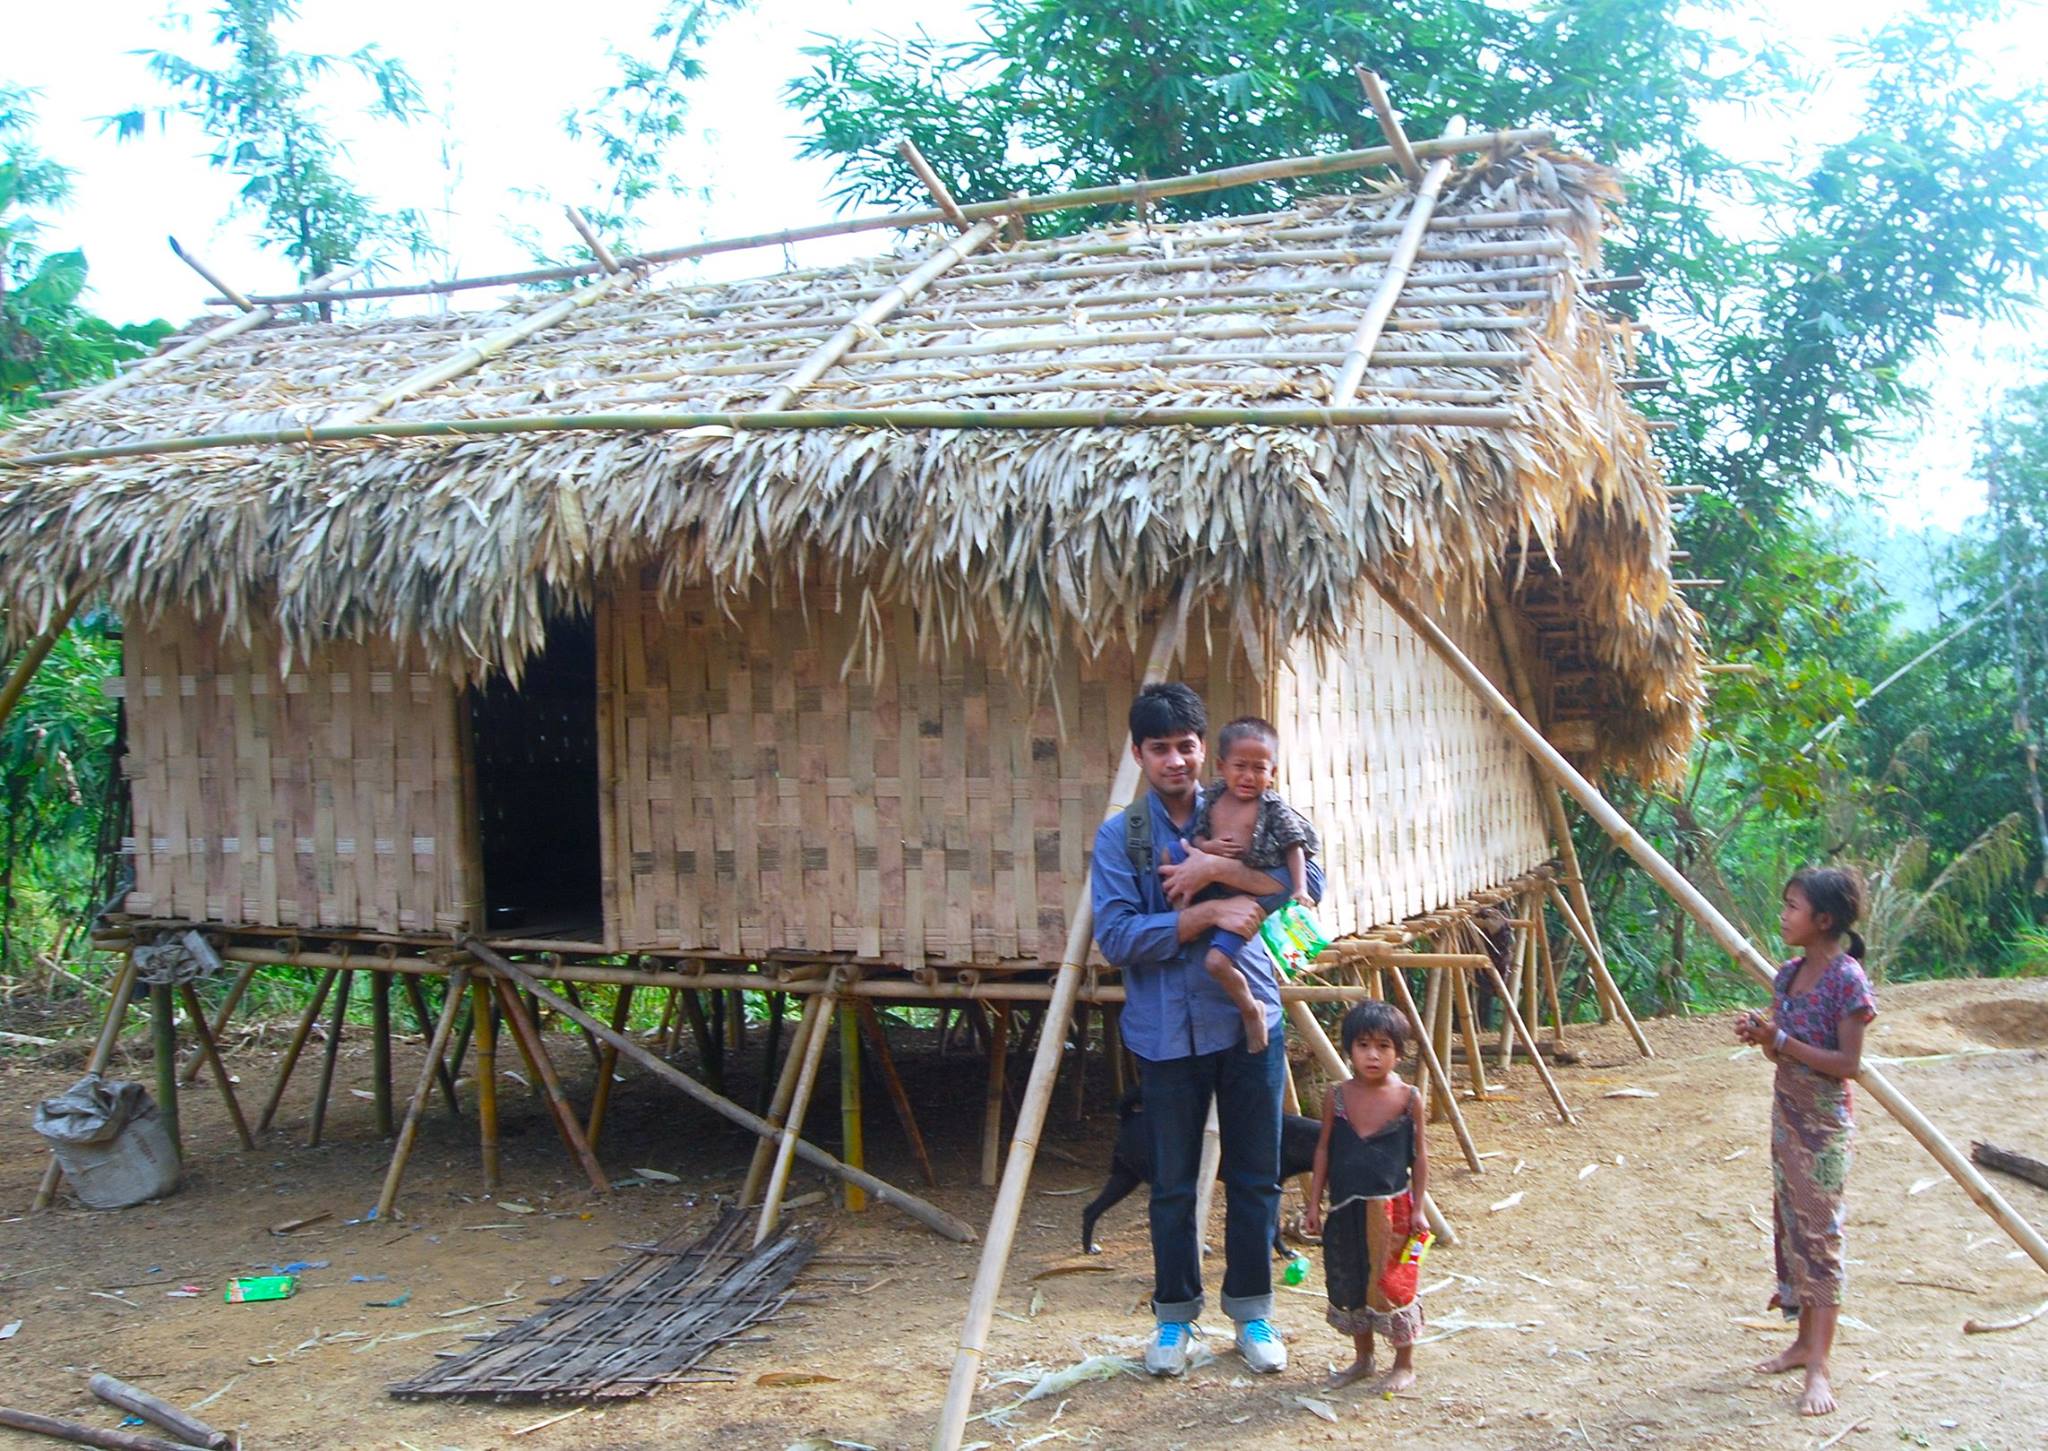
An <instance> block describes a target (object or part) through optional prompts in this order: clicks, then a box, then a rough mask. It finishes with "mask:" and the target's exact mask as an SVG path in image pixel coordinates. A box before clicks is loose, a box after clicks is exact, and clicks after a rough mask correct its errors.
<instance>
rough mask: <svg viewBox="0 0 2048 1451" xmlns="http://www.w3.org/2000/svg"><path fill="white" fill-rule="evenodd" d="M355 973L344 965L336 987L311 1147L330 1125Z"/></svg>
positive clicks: (316, 1096)
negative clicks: (332, 1095)
mask: <svg viewBox="0 0 2048 1451" xmlns="http://www.w3.org/2000/svg"><path fill="white" fill-rule="evenodd" d="M355 976H356V975H355V970H354V969H353V968H346V967H344V968H342V969H341V985H340V986H339V987H337V988H336V989H335V993H334V1022H333V1024H332V1025H331V1026H330V1027H329V1028H328V1030H327V1045H326V1048H325V1050H324V1051H323V1052H322V1053H321V1055H320V1087H319V1088H318V1089H317V1090H315V1092H314V1095H313V1122H312V1126H311V1128H310V1130H309V1131H308V1133H307V1135H306V1147H307V1148H309V1149H317V1148H319V1147H320V1132H321V1130H322V1129H324V1128H325V1127H326V1126H327V1097H328V1095H329V1094H330V1093H332V1092H333V1090H334V1060H335V1059H336V1058H337V1057H338V1056H340V1053H341V1035H342V1032H343V1031H344V1030H345V1029H346V1028H347V1026H348V994H349V989H350V988H351V987H352V986H353V985H354V983H355ZM280 1091H282V1090H280Z"/></svg>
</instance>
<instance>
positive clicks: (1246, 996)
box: [1202, 947, 1266, 1053]
mask: <svg viewBox="0 0 2048 1451" xmlns="http://www.w3.org/2000/svg"><path fill="white" fill-rule="evenodd" d="M1202 965H1203V966H1204V967H1206V968H1207V969H1208V970H1209V976H1210V977H1212V978H1214V979H1215V980H1216V986H1218V987H1220V988H1222V989H1223V991H1224V992H1225V993H1227V994H1229V996H1230V1001H1231V1003H1232V1004H1233V1005H1234V1006H1235V1007H1236V1008H1237V1011H1238V1014H1239V1016H1241V1017H1242V1018H1243V1019H1244V1046H1245V1051H1246V1052H1247V1053H1263V1052H1265V1051H1266V1010H1265V1009H1264V1008H1262V1007H1260V1006H1259V1000H1258V999H1257V998H1255V997H1253V996H1252V985H1251V984H1250V983H1249V982H1247V981H1246V980H1245V975H1244V974H1243V973H1241V972H1239V971H1238V970H1237V964H1236V963H1234V962H1232V961H1231V960H1230V959H1229V958H1228V957H1227V956H1225V955H1224V954H1223V953H1221V952H1218V951H1217V950H1216V949H1215V948H1213V947H1212V948H1210V949H1209V957H1208V960H1207V961H1206V962H1204V963H1203V964H1202Z"/></svg>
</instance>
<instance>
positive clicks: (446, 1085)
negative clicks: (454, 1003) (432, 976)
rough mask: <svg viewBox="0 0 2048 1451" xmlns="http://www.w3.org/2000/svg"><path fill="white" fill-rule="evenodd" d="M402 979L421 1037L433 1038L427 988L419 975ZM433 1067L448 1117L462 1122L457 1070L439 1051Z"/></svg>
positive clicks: (432, 1016)
mask: <svg viewBox="0 0 2048 1451" xmlns="http://www.w3.org/2000/svg"><path fill="white" fill-rule="evenodd" d="M401 980H402V981H403V982H404V983H405V1000H406V1003H407V1005H408V1006H410V1007H411V1008H412V1016H413V1021H414V1022H415V1023H418V1024H419V1029H420V1037H421V1039H423V1040H425V1039H430V1038H432V1037H433V1034H434V1015H433V1013H432V1012H430V1011H429V1010H428V1008H427V995H426V990H425V989H424V988H422V987H421V986H420V980H419V978H418V977H417V976H414V975H412V974H407V975H406V976H405V977H404V978H403V979H401ZM451 981H452V979H451ZM444 1006H445V1004H444ZM433 1067H434V1076H435V1078H436V1079H438V1080H439V1081H440V1084H441V1097H442V1100H443V1101H444V1102H445V1103H446V1104H447V1105H448V1117H450V1118H452V1119H454V1120H455V1121H456V1122H457V1123H461V1122H462V1105H461V1104H460V1103H458V1102H457V1101H456V1098H455V1072H454V1070H453V1069H451V1068H450V1067H449V1066H448V1064H447V1062H446V1061H445V1060H444V1059H443V1058H442V1057H441V1056H440V1054H438V1053H437V1054H435V1055H434V1064H433Z"/></svg>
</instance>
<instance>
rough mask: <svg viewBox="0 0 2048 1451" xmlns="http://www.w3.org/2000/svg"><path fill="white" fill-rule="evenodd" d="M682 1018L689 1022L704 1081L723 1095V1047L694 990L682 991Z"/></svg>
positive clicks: (700, 999) (702, 1003) (686, 989)
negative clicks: (712, 1029)
mask: <svg viewBox="0 0 2048 1451" xmlns="http://www.w3.org/2000/svg"><path fill="white" fill-rule="evenodd" d="M683 1016H684V1017H686V1018H688V1019H689V1020H690V1036H691V1037H692V1038H693V1039H695V1040H696V1043H697V1066H698V1068H699V1069H701V1070H702V1071H703V1074H704V1081H705V1082H706V1083H708V1084H710V1085H711V1086H712V1088H714V1089H716V1090H717V1091H718V1092H720V1093H723V1092H724V1091H725V1045H724V1044H723V1043H721V1042H719V1040H718V1035H717V1034H715V1033H713V1032H712V1031H711V1023H710V1021H709V1020H708V1019H707V1018H706V1017H705V1016H704V1000H703V999H702V998H700V997H698V996H697V990H696V989H695V988H684V989H683Z"/></svg>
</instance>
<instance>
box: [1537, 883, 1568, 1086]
mask: <svg viewBox="0 0 2048 1451" xmlns="http://www.w3.org/2000/svg"><path fill="white" fill-rule="evenodd" d="M1530 895H1531V896H1535V894H1534V893H1531V894H1530ZM1544 905H1545V903H1544V901H1543V899H1542V898H1540V897H1538V898H1537V899H1536V914H1535V915H1536V961H1537V964H1538V965H1539V966H1540V967H1541V968H1542V969H1543V993H1544V996H1545V997H1547V998H1549V999H1550V1027H1551V1033H1552V1039H1551V1041H1552V1042H1554V1043H1556V1044H1557V1046H1558V1047H1560V1048H1562V1047H1563V1046H1564V999H1563V997H1562V996H1561V995H1560V994H1559V992H1558V990H1557V964H1556V962H1554V961H1553V960H1552V959H1551V956H1550V924H1549V922H1548V920H1547V919H1546V918H1545V917H1544V915H1543V908H1544Z"/></svg>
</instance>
